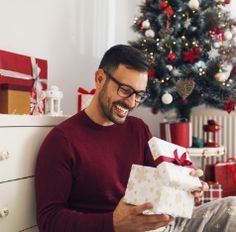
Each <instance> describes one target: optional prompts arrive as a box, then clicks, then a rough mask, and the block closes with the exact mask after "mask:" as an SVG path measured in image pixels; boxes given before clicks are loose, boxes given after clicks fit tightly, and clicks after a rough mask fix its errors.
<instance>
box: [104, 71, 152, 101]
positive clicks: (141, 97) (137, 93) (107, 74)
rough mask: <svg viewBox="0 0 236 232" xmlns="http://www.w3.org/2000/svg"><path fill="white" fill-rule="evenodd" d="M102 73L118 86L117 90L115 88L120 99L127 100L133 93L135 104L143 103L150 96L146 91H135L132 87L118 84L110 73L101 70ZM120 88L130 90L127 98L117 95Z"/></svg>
mask: <svg viewBox="0 0 236 232" xmlns="http://www.w3.org/2000/svg"><path fill="white" fill-rule="evenodd" d="M103 71H104V73H105V74H106V76H107V77H108V78H109V79H111V80H112V81H113V82H115V83H116V84H117V85H118V88H117V95H118V96H120V97H122V98H129V97H131V96H132V95H133V94H134V93H135V102H136V103H139V104H141V103H143V102H144V101H145V100H146V99H147V98H148V97H149V96H150V94H149V93H148V92H147V91H143V90H141V91H136V90H135V89H134V88H133V87H131V86H129V85H126V84H123V83H121V82H119V81H118V80H117V79H116V78H115V77H114V76H113V75H112V74H111V73H110V72H108V71H107V70H105V69H103ZM122 86H126V87H128V88H129V89H130V90H131V93H130V94H128V95H127V96H123V95H120V94H119V90H120V89H122ZM140 93H143V95H140ZM137 96H138V97H140V100H137V99H136V98H137Z"/></svg>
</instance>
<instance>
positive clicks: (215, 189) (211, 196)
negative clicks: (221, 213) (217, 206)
mask: <svg viewBox="0 0 236 232" xmlns="http://www.w3.org/2000/svg"><path fill="white" fill-rule="evenodd" d="M208 185H209V189H208V190H207V191H204V193H203V196H202V199H201V203H200V204H204V203H207V202H210V201H213V200H217V199H220V198H222V186H221V184H220V183H218V182H208Z"/></svg>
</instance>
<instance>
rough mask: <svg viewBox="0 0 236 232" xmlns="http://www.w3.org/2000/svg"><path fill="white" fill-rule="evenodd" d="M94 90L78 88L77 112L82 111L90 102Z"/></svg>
mask: <svg viewBox="0 0 236 232" xmlns="http://www.w3.org/2000/svg"><path fill="white" fill-rule="evenodd" d="M95 91H96V90H95V89H92V90H91V91H87V90H85V89H83V88H80V87H79V88H78V112H80V111H82V110H84V109H85V108H86V107H87V106H88V105H89V104H90V102H91V101H92V99H93V95H94V93H95Z"/></svg>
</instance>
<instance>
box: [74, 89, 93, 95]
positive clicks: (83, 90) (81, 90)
mask: <svg viewBox="0 0 236 232" xmlns="http://www.w3.org/2000/svg"><path fill="white" fill-rule="evenodd" d="M95 91H96V89H92V90H91V91H90V92H89V91H87V90H86V89H84V88H78V93H81V94H94V93H95Z"/></svg>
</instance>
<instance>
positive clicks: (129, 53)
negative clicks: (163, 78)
mask: <svg viewBox="0 0 236 232" xmlns="http://www.w3.org/2000/svg"><path fill="white" fill-rule="evenodd" d="M120 64H123V65H125V66H127V67H128V68H132V69H135V70H138V71H148V69H149V64H148V62H147V59H146V57H145V55H144V54H143V53H142V52H141V51H140V50H138V49H136V48H134V47H132V46H129V45H123V44H119V45H115V46H113V47H111V48H110V49H109V50H107V51H106V53H105V54H104V56H103V58H102V60H101V63H100V65H99V68H102V69H103V68H104V69H106V70H107V71H114V70H116V69H117V68H118V66H119V65H120Z"/></svg>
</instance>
